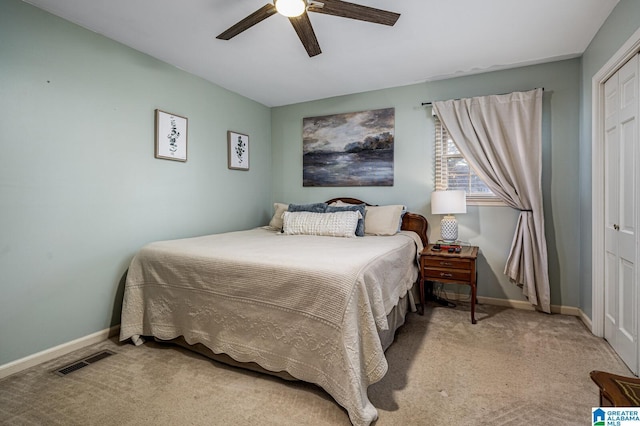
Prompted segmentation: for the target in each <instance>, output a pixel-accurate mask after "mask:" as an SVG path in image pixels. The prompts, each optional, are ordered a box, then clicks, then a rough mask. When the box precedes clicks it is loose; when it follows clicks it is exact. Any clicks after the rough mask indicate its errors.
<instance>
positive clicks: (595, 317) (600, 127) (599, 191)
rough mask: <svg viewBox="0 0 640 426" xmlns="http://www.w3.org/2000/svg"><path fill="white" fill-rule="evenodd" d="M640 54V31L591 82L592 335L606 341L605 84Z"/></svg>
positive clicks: (639, 30)
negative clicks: (603, 338)
mask: <svg viewBox="0 0 640 426" xmlns="http://www.w3.org/2000/svg"><path fill="white" fill-rule="evenodd" d="M639 51H640V28H639V29H638V30H637V31H636V32H635V33H634V34H633V35H632V36H631V37H630V38H629V39H628V40H627V41H626V42H625V43H624V44H623V45H622V47H620V49H618V51H617V52H616V53H615V54H614V55H613V56H612V57H611V59H609V61H607V63H606V64H605V65H604V66H603V67H602V68H600V71H598V72H597V73H596V74H595V75H594V76H593V78H592V79H591V209H592V211H591V235H592V238H591V274H592V275H591V332H592V333H593V334H594V335H596V336H598V337H604V315H605V306H604V255H605V251H604V232H605V227H604V203H605V201H604V194H605V188H604V158H605V157H604V83H605V81H607V79H608V78H609V77H611V76H612V75H613V74H615V73H616V72H617V71H618V70H619V69H620V68H621V67H622V66H623V65H624V64H625V63H626V62H627V61H628V60H629V59H631V58H632V57H633V56H635V55H636V54H637V53H638V52H639ZM637 279H638V277H637V276H636V280H637Z"/></svg>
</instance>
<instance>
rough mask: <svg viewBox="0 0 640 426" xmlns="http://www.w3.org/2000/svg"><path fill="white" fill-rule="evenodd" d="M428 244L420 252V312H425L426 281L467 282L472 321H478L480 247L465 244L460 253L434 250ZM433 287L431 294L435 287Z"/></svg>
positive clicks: (432, 246)
mask: <svg viewBox="0 0 640 426" xmlns="http://www.w3.org/2000/svg"><path fill="white" fill-rule="evenodd" d="M433 248H434V244H428V245H427V246H426V247H425V248H424V249H423V250H422V251H421V252H420V313H421V314H424V301H425V294H424V293H425V292H424V287H425V282H429V281H431V282H439V283H442V284H466V285H468V286H470V287H471V323H472V324H475V323H476V316H475V315H476V296H477V277H476V260H477V259H478V247H475V246H464V247H462V248H461V250H460V253H455V252H454V253H450V252H448V251H440V250H433ZM430 287H431V296H432V297H434V295H433V287H432V286H430Z"/></svg>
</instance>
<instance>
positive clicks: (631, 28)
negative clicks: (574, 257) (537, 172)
mask: <svg viewBox="0 0 640 426" xmlns="http://www.w3.org/2000/svg"><path fill="white" fill-rule="evenodd" d="M638 28H640V1H638V0H621V1H620V3H618V5H617V6H616V8H615V9H614V10H613V12H611V14H610V15H609V17H608V18H607V20H606V21H605V23H604V24H603V25H602V27H601V28H600V30H599V31H598V33H597V34H596V36H595V37H594V39H593V40H592V41H591V44H590V45H589V47H588V48H587V50H586V51H585V52H584V55H583V56H582V88H581V95H582V96H581V100H580V118H581V119H580V151H579V152H580V155H579V158H580V217H581V226H580V235H581V236H582V244H581V245H580V259H581V262H582V265H583V267H582V269H581V275H580V282H581V283H582V292H581V300H580V302H581V303H580V306H581V307H582V310H583V311H584V312H585V313H586V314H587V316H589V317H591V313H592V308H593V303H592V294H591V291H592V282H591V280H592V279H593V274H592V270H591V264H592V262H591V251H592V232H591V227H592V211H591V201H592V200H591V183H592V182H591V161H592V155H591V152H592V150H591V143H592V142H591V139H592V134H591V126H592V120H591V114H592V111H591V109H592V102H591V96H592V91H591V84H592V79H593V76H594V75H595V74H596V73H597V72H598V71H600V69H601V68H602V67H603V66H604V65H605V64H606V63H607V61H609V59H611V58H612V57H613V55H614V54H615V53H616V52H617V51H618V49H620V47H622V45H623V44H624V43H625V42H626V41H627V40H628V39H629V37H631V35H633V33H635V32H636V31H637V30H638Z"/></svg>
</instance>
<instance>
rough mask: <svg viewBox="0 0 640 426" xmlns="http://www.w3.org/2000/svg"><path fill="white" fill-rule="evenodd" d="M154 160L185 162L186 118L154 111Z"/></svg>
mask: <svg viewBox="0 0 640 426" xmlns="http://www.w3.org/2000/svg"><path fill="white" fill-rule="evenodd" d="M155 155H156V158H163V159H165V160H175V161H187V118H186V117H182V116H180V115H177V114H171V113H169V112H165V111H161V110H159V109H157V110H156V147H155Z"/></svg>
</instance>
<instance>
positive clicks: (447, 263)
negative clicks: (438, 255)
mask: <svg viewBox="0 0 640 426" xmlns="http://www.w3.org/2000/svg"><path fill="white" fill-rule="evenodd" d="M440 264H441V265H442V266H451V265H453V263H451V262H440Z"/></svg>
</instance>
